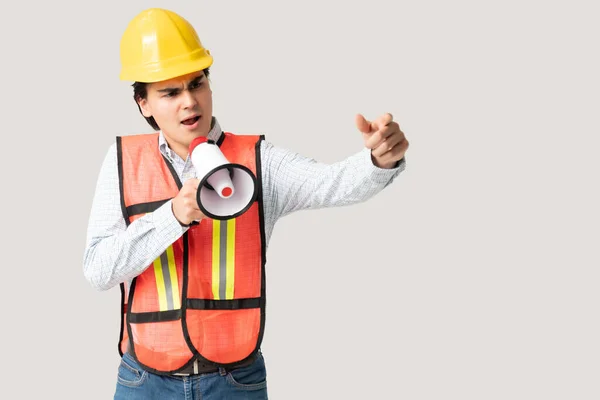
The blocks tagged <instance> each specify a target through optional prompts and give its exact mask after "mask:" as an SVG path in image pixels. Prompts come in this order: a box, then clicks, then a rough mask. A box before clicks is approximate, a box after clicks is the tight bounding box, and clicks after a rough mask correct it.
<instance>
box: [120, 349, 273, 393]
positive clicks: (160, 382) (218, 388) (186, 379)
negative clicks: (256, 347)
mask: <svg viewBox="0 0 600 400" xmlns="http://www.w3.org/2000/svg"><path fill="white" fill-rule="evenodd" d="M114 399H115V400H138V399H140V400H141V399H143V400H153V399H156V400H178V399H181V400H230V399H231V400H237V399H240V400H241V399H244V400H267V399H268V398H267V372H266V368H265V360H264V358H263V355H262V353H259V354H258V357H257V358H256V360H255V361H254V362H253V363H252V364H250V365H248V366H245V367H241V368H238V369H234V370H232V371H227V372H226V371H225V370H221V371H220V372H212V373H208V374H199V375H193V376H176V375H172V376H163V375H156V374H152V373H150V372H148V371H145V370H144V369H142V368H141V367H140V365H139V364H138V363H137V362H135V361H134V360H133V358H132V357H131V355H129V354H127V353H125V354H124V355H123V358H122V359H121V364H120V365H119V371H118V376H117V389H116V392H115V397H114Z"/></svg>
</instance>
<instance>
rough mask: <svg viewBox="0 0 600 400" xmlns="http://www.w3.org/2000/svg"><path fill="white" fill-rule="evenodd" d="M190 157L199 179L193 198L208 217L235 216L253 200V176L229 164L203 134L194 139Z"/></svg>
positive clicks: (254, 198)
mask: <svg viewBox="0 0 600 400" xmlns="http://www.w3.org/2000/svg"><path fill="white" fill-rule="evenodd" d="M189 152H190V158H191V160H192V164H193V165H194V168H195V169H196V176H197V177H198V179H199V180H200V185H198V191H197V193H196V201H197V202H198V207H199V208H200V210H202V212H203V213H204V215H206V216H207V217H209V218H212V219H218V220H225V219H231V218H236V217H238V216H240V215H241V214H243V213H245V212H246V211H247V210H248V209H249V208H250V207H251V206H252V203H253V202H254V201H255V200H256V193H257V190H256V177H255V176H254V174H253V173H252V171H250V169H248V168H247V167H246V166H244V165H241V164H235V163H230V162H229V160H227V158H226V157H225V155H224V154H223V153H222V152H221V149H220V148H219V146H218V145H217V144H216V143H215V142H214V141H212V140H208V139H207V138H206V137H199V138H196V139H194V141H193V142H192V143H191V145H190V151H189Z"/></svg>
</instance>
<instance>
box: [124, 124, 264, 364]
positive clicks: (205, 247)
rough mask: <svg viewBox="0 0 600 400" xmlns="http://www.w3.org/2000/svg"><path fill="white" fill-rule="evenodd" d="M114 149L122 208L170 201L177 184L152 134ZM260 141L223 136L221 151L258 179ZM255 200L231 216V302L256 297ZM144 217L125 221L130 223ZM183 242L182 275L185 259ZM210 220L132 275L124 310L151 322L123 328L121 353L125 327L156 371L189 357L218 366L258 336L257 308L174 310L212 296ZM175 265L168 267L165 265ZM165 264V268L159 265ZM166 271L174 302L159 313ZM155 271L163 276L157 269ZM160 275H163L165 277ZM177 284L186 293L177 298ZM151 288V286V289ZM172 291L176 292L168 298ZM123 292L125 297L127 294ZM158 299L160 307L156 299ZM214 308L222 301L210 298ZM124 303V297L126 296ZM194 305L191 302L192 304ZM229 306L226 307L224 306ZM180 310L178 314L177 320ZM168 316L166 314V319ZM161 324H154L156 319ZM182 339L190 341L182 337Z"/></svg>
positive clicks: (248, 348)
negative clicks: (174, 283)
mask: <svg viewBox="0 0 600 400" xmlns="http://www.w3.org/2000/svg"><path fill="white" fill-rule="evenodd" d="M120 140H121V145H120V149H121V151H120V168H121V173H122V183H121V185H122V186H121V187H122V201H123V203H124V204H123V205H124V207H125V208H127V207H131V206H133V205H138V206H139V205H140V204H146V203H153V202H158V201H164V200H167V199H170V198H173V197H175V196H176V195H177V193H178V192H179V189H178V187H177V184H176V181H175V179H174V177H173V176H172V174H171V171H170V170H169V168H168V167H167V164H166V163H165V161H164V159H163V157H162V155H161V154H160V151H159V149H158V134H148V135H135V136H126V137H122V138H121V139H120ZM258 140H260V137H259V136H250V135H244V136H240V135H233V134H230V133H225V140H224V141H223V143H222V145H221V147H220V148H221V151H222V152H223V154H224V155H225V157H226V158H227V159H228V160H229V161H230V162H232V163H237V164H241V165H244V166H245V167H247V168H248V169H250V170H251V171H252V172H253V173H254V174H255V176H257V178H258V181H257V184H260V177H259V176H258V175H259V174H258V171H257V160H256V145H257V142H258ZM260 207H261V205H260V203H259V201H255V202H254V203H253V204H252V206H251V207H250V209H249V210H248V211H246V212H245V213H244V214H242V215H240V216H238V217H237V218H236V221H235V269H234V271H235V272H234V273H235V277H234V292H233V296H234V299H245V298H259V297H261V295H262V293H263V292H262V284H263V282H262V279H263V271H262V268H263V266H262V264H263V260H262V246H263V243H262V238H261V229H262V227H261V221H260V218H259V208H260ZM142 216H143V215H142V214H140V215H132V216H128V218H129V221H130V222H133V221H135V220H136V219H137V218H141V217H142ZM185 240H187V276H185V275H186V274H185V271H186V269H185V265H184V260H185V259H186V254H185V249H186V247H185V242H184V241H185ZM212 251H213V221H212V220H211V219H209V218H206V219H205V220H203V221H202V222H201V223H200V224H199V225H195V226H193V227H191V228H190V229H188V231H187V234H186V235H184V236H183V237H181V238H180V239H178V240H177V241H175V242H174V243H173V245H172V252H171V253H169V254H170V256H169V258H168V260H169V262H168V263H167V262H166V261H167V256H166V255H164V256H163V257H162V261H160V260H159V262H158V263H157V264H156V265H154V263H151V264H150V265H149V266H148V268H147V269H146V270H145V271H144V272H143V273H141V274H140V275H139V276H138V277H136V278H135V281H134V287H133V291H134V293H133V296H132V297H133V298H132V299H131V301H130V302H131V309H130V310H129V312H131V313H133V314H132V316H133V317H136V316H138V317H139V315H137V313H146V314H143V315H142V316H143V317H148V314H151V316H152V318H150V319H147V320H144V321H136V320H134V319H132V322H131V323H129V324H126V326H125V329H124V332H123V337H122V338H121V340H120V346H121V347H120V348H121V349H122V351H125V349H126V344H127V342H126V341H127V340H128V339H129V338H128V332H127V328H129V329H131V336H132V337H131V338H130V339H131V342H130V343H129V345H130V346H131V345H133V352H134V354H135V356H136V358H137V359H138V362H140V363H141V364H142V365H144V366H146V367H148V368H150V369H152V370H154V371H155V372H173V371H176V370H177V369H179V368H181V367H183V366H184V365H186V364H187V363H188V362H189V361H190V360H191V359H192V358H193V353H194V352H198V353H199V354H200V355H201V356H202V357H204V358H206V359H207V360H209V361H213V362H215V363H218V364H220V365H224V364H228V363H234V362H236V361H240V360H242V359H244V358H245V357H247V356H248V355H250V354H251V353H252V352H253V351H254V350H255V349H256V348H257V347H258V346H259V345H260V343H259V340H260V338H261V332H260V330H261V327H262V325H263V324H261V322H262V318H263V315H264V312H261V308H259V307H257V308H250V309H225V310H212V309H209V310H197V309H191V308H189V307H188V308H187V310H186V311H185V312H183V313H182V312H181V311H182V309H181V308H180V307H175V306H173V304H180V305H181V307H183V306H184V305H185V301H186V299H192V300H193V299H201V300H214V296H213V281H212V280H213V255H212ZM173 261H174V266H172V265H171V264H172V262H173ZM165 264H167V265H165ZM169 268H174V270H175V271H176V279H177V284H178V285H177V287H178V291H175V290H172V291H170V292H168V293H171V294H172V296H176V294H177V293H178V294H179V302H178V303H177V302H175V301H173V302H171V303H169V305H170V308H169V309H166V310H165V309H164V307H165V306H164V305H165V304H166V303H165V301H164V299H165V298H166V297H168V295H167V296H165V290H164V289H163V290H162V294H161V293H160V292H159V290H158V288H164V287H166V286H168V284H169V282H171V278H173V276H169V273H168V271H170V270H169ZM161 271H162V272H161ZM165 275H166V276H165ZM184 280H187V292H186V293H184V290H183V289H184ZM157 283H158V284H157ZM173 293H175V294H173ZM128 295H129V294H128ZM161 296H162V299H163V302H162V304H163V306H162V307H163V309H161V301H160V298H161ZM214 301H216V302H217V303H218V302H221V301H223V300H214ZM125 302H128V297H126V298H125ZM195 304H196V303H195ZM228 304H232V303H228ZM177 312H179V317H177ZM166 315H168V317H165V316H166ZM163 317H164V318H166V319H167V320H161V321H159V322H151V321H157V320H160V319H161V318H163ZM185 335H187V336H188V337H189V343H188V342H186V340H185Z"/></svg>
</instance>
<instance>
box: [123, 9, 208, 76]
mask: <svg viewBox="0 0 600 400" xmlns="http://www.w3.org/2000/svg"><path fill="white" fill-rule="evenodd" d="M212 62H213V58H212V56H211V55H210V52H209V51H208V50H207V49H205V48H204V47H203V46H202V43H201V42H200V39H199V38H198V34H197V33H196V30H195V29H194V28H193V27H192V25H191V24H190V23H189V22H188V21H186V20H185V19H184V18H182V17H181V16H179V15H177V14H175V13H174V12H172V11H169V10H164V9H161V8H150V9H147V10H145V11H142V12H141V13H140V14H138V15H137V16H136V17H135V18H133V19H132V20H131V22H129V25H128V26H127V28H126V29H125V33H124V34H123V36H122V38H121V74H120V78H121V79H122V80H127V81H137V82H147V83H150V82H159V81H164V80H167V79H171V78H175V77H178V76H181V75H185V74H189V73H192V72H195V71H200V70H203V69H205V68H208V67H209V66H211V65H212Z"/></svg>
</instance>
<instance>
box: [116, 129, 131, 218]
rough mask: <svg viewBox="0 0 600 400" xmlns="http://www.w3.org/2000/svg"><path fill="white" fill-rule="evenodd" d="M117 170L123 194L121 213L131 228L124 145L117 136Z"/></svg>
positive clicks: (120, 190) (120, 189) (120, 191)
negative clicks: (126, 193) (127, 202)
mask: <svg viewBox="0 0 600 400" xmlns="http://www.w3.org/2000/svg"><path fill="white" fill-rule="evenodd" d="M117 169H118V170H119V193H120V194H121V212H122V213H123V218H125V225H127V226H129V224H130V222H129V216H128V215H127V207H125V192H124V191H123V190H124V189H123V143H122V142H121V137H120V136H117Z"/></svg>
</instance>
